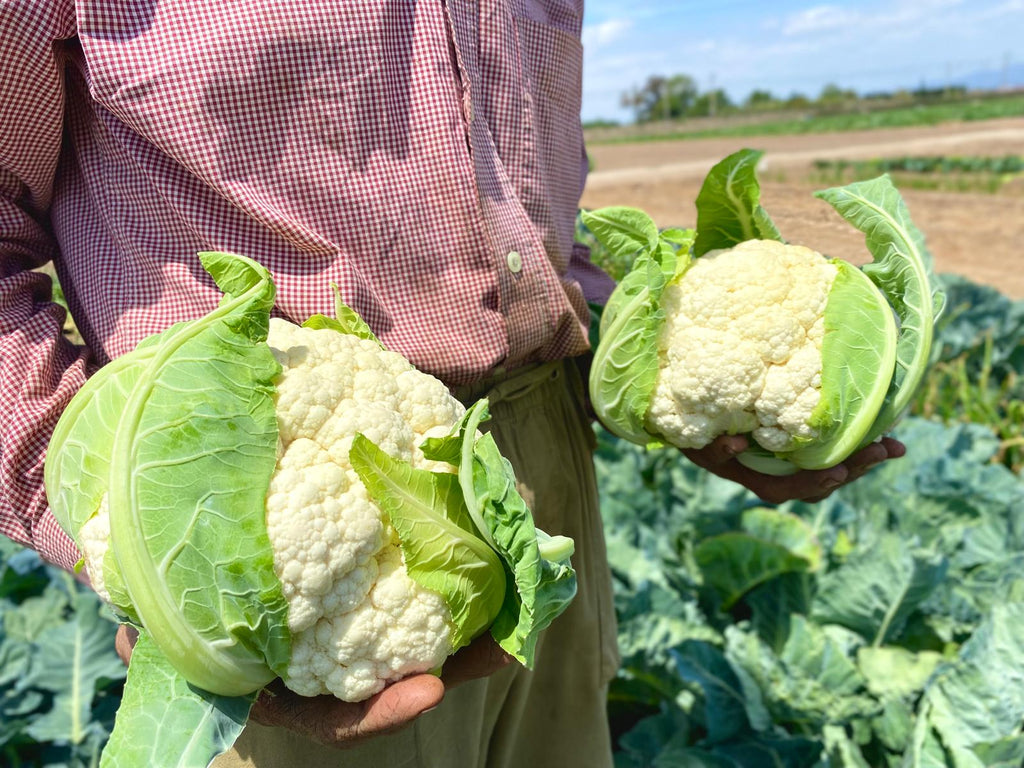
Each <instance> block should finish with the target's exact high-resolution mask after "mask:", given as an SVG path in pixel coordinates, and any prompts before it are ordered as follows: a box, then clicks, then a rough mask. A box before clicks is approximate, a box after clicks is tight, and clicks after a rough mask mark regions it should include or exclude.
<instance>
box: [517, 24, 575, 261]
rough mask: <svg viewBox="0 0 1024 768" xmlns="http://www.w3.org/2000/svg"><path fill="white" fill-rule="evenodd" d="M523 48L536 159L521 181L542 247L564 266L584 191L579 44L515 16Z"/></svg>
mask: <svg viewBox="0 0 1024 768" xmlns="http://www.w3.org/2000/svg"><path fill="white" fill-rule="evenodd" d="M516 27H517V32H518V35H519V45H520V48H521V50H522V62H523V63H522V67H523V77H524V81H525V82H524V87H525V90H526V95H527V99H526V109H527V111H528V114H529V120H528V124H529V125H530V126H532V132H531V134H532V135H530V136H526V137H524V141H532V143H533V147H532V148H533V151H534V152H535V159H536V162H535V163H534V164H533V168H532V170H530V169H528V170H527V171H526V175H527V176H528V177H529V178H527V181H526V184H525V185H524V186H525V187H526V189H527V192H526V194H527V196H528V197H529V199H530V203H531V207H532V209H534V210H536V211H539V212H540V213H539V215H535V220H536V221H537V223H538V224H540V225H541V227H542V229H543V230H545V231H544V237H545V246H546V247H547V250H548V253H549V256H551V257H552V258H553V259H554V260H555V262H556V266H557V267H558V268H559V269H560V270H564V269H565V268H567V266H568V260H569V256H570V254H571V252H572V240H573V226H572V223H573V221H574V220H575V217H576V208H577V206H578V205H579V199H580V195H581V194H582V192H583V174H582V167H583V166H582V158H583V128H582V125H581V123H580V106H581V100H582V95H581V94H582V87H583V46H582V44H581V43H580V41H579V39H578V38H577V37H576V36H575V35H572V34H570V33H569V32H566V31H564V30H563V29H562V28H560V27H556V26H552V25H550V24H543V23H540V22H537V21H534V20H532V19H529V18H525V17H517V18H516Z"/></svg>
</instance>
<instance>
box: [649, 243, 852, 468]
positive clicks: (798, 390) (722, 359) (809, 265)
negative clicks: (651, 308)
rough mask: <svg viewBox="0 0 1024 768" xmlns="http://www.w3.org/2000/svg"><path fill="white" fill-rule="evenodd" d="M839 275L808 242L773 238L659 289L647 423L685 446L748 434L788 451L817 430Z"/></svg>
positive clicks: (719, 257)
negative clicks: (661, 319)
mask: <svg viewBox="0 0 1024 768" xmlns="http://www.w3.org/2000/svg"><path fill="white" fill-rule="evenodd" d="M836 273H837V268H836V266H835V265H834V264H832V263H830V262H829V261H828V260H827V259H826V258H825V257H823V256H822V255H821V254H819V253H817V252H815V251H812V250H811V249H810V248H805V247H803V246H799V245H787V244H784V243H781V242H778V241H774V240H749V241H746V242H743V243H740V244H739V245H737V246H736V247H734V248H731V249H728V250H719V251H713V252H711V253H708V254H706V255H704V256H703V257H701V258H700V259H697V260H696V261H695V262H694V264H693V266H692V267H691V268H690V269H689V270H688V271H687V272H686V275H685V278H684V280H680V281H678V282H675V283H670V284H669V285H668V286H667V287H666V288H665V292H664V294H663V296H662V301H663V306H664V309H665V323H664V326H663V327H662V329H661V333H660V335H659V337H658V342H657V346H658V378H657V382H656V384H655V386H654V391H653V393H652V395H651V402H650V408H649V410H648V412H647V423H648V426H649V427H650V429H651V430H653V431H654V432H656V433H660V434H661V435H663V436H664V437H665V439H666V440H668V442H670V443H672V444H673V445H676V446H678V447H680V448H703V447H704V446H705V445H707V444H708V443H710V442H711V441H712V440H713V439H714V438H715V437H717V436H718V435H720V434H724V433H728V434H739V433H751V434H752V435H753V437H754V439H755V440H756V441H757V442H758V443H759V444H760V445H762V446H763V447H764V448H766V449H768V450H771V451H786V450H789V449H791V448H793V446H794V445H795V444H796V443H795V441H796V440H811V439H813V438H815V437H817V431H816V430H815V429H814V427H812V426H811V424H810V422H811V414H812V413H813V412H814V409H815V407H816V406H817V405H818V402H819V400H820V397H821V347H822V341H823V339H824V336H825V318H824V313H825V305H826V303H827V302H828V296H829V291H830V290H831V288H832V282H833V281H834V280H835V277H836Z"/></svg>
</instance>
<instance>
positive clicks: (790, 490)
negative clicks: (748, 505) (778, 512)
mask: <svg viewBox="0 0 1024 768" xmlns="http://www.w3.org/2000/svg"><path fill="white" fill-rule="evenodd" d="M747 446H748V441H747V439H746V438H745V437H743V436H741V435H721V436H719V437H717V438H716V439H715V440H714V441H712V442H711V443H710V444H708V445H706V446H705V447H703V448H701V449H699V450H684V451H683V453H684V454H685V455H686V457H687V458H688V459H690V461H692V462H693V463H694V464H696V465H697V466H699V467H703V468H704V469H706V470H708V471H709V472H711V473H713V474H715V475H718V476H719V477H724V478H725V479H726V480H732V481H733V482H736V483H739V484H740V485H742V486H744V487H745V488H747V489H749V490H751V491H753V492H754V493H755V494H757V496H758V497H759V498H760V499H761V500H762V501H765V502H768V503H769V504H779V503H781V502H783V501H791V500H800V501H809V502H815V501H821V500H822V499H824V498H825V497H827V496H828V495H829V494H831V493H832V492H833V491H834V490H836V488H839V487H840V486H843V485H846V484H847V483H849V482H852V481H854V480H856V479H857V478H858V477H861V476H862V475H864V474H865V473H866V472H867V471H868V470H870V469H871V468H872V467H874V466H876V465H877V464H880V463H882V462H883V461H886V460H888V459H896V458H899V457H900V456H903V455H904V454H905V453H906V452H907V449H906V447H905V446H904V445H903V443H901V442H899V441H898V440H894V439H893V438H891V437H883V438H882V439H881V440H879V441H878V442H875V443H872V444H871V445H868V446H866V447H864V448H862V449H861V450H860V451H858V452H857V453H855V454H853V455H852V456H850V457H849V458H848V459H847V460H846V461H844V462H842V463H841V464H837V465H836V466H834V467H830V468H828V469H818V470H809V469H803V470H800V471H799V472H796V473H795V474H792V475H783V476H781V477H777V476H774V475H765V474H762V473H760V472H755V471H754V470H752V469H749V468H748V467H745V466H743V465H742V464H740V463H739V461H738V460H737V459H736V456H737V455H738V454H740V453H742V452H743V451H744V450H746V448H747Z"/></svg>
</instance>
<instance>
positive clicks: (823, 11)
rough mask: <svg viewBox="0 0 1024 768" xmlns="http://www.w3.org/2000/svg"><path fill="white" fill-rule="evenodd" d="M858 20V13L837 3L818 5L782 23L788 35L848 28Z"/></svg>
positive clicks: (815, 33)
mask: <svg viewBox="0 0 1024 768" xmlns="http://www.w3.org/2000/svg"><path fill="white" fill-rule="evenodd" d="M858 21H859V14H857V13H851V12H849V11H844V10H843V9H842V8H840V7H838V6H835V5H816V6H814V7H813V8H808V9H807V10H804V11H801V12H800V13H797V14H794V15H792V16H790V17H789V18H788V19H786V20H785V21H784V22H783V24H782V34H783V35H786V36H787V37H792V36H795V35H808V34H810V35H817V34H822V33H823V32H834V31H836V30H841V29H846V28H848V27H850V26H851V25H854V24H856V23H857V22H858Z"/></svg>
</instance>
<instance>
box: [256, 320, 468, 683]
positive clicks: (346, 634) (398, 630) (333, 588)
mask: <svg viewBox="0 0 1024 768" xmlns="http://www.w3.org/2000/svg"><path fill="white" fill-rule="evenodd" d="M267 343H268V344H269V345H270V348H271V350H272V351H273V353H274V357H275V358H276V359H277V361H278V362H279V363H280V364H281V367H282V372H281V374H280V377H279V378H278V380H277V382H276V386H277V394H276V398H275V399H276V404H277V418H278V427H279V435H280V444H279V447H278V460H277V467H276V469H275V471H274V474H273V476H272V477H271V480H270V491H269V493H268V494H267V533H268V535H269V536H270V542H271V545H272V547H273V550H274V569H275V571H276V572H277V575H278V577H279V578H280V579H281V585H282V587H283V590H284V595H285V598H286V599H287V601H288V626H289V628H290V629H291V631H292V643H293V650H292V659H291V662H290V663H289V665H288V674H287V676H286V677H285V678H284V681H285V684H286V685H287V686H288V687H289V688H291V689H292V690H294V691H295V692H296V693H300V694H302V695H304V696H315V695H318V694H322V693H331V694H333V695H335V696H337V697H338V698H340V699H344V700H346V701H358V700H361V699H365V698H366V697H368V696H370V695H372V694H374V693H376V692H377V691H379V690H380V689H381V688H383V687H384V685H385V683H386V682H388V681H390V680H395V679H397V678H399V677H402V676H405V675H408V674H410V673H413V672H423V671H426V670H430V669H433V668H436V667H438V666H440V665H441V662H442V661H444V659H445V658H446V657H447V656H448V655H449V654H450V653H451V651H452V647H451V640H450V637H451V626H450V625H451V617H450V614H449V611H448V607H447V605H446V604H445V602H444V600H443V599H442V598H441V597H440V596H439V595H438V594H436V593H435V592H432V591H430V590H428V589H425V588H423V587H421V586H419V585H418V584H417V583H416V582H415V581H413V580H412V579H411V578H410V577H409V576H408V575H407V574H406V571H405V567H404V565H403V563H402V554H401V549H400V547H399V544H398V538H397V535H396V533H395V531H394V529H393V528H392V527H391V526H390V525H389V524H388V522H387V519H386V516H383V515H382V514H381V511H380V509H379V508H378V507H377V506H376V505H375V504H374V503H373V502H372V501H371V500H370V499H369V497H368V496H367V492H366V488H365V487H364V486H363V484H362V482H361V481H360V480H359V477H358V476H357V475H356V472H355V470H354V469H353V468H352V465H351V463H350V462H349V457H348V451H349V447H350V446H351V445H352V440H353V438H354V437H355V435H356V434H357V433H362V434H364V435H366V436H367V437H368V438H370V439H371V440H372V441H373V442H374V443H376V444H377V445H378V446H379V447H380V448H381V449H382V450H384V451H385V452H386V453H388V454H389V455H391V456H392V457H395V458H401V459H404V460H406V461H408V462H409V463H410V464H412V465H413V466H414V467H421V468H424V469H431V470H435V471H436V470H437V469H438V468H440V467H443V466H445V465H440V464H439V463H438V462H432V461H428V460H427V459H424V458H423V454H422V452H421V451H420V450H419V445H420V443H421V442H422V441H423V440H424V438H425V437H427V436H431V435H436V434H438V432H440V433H441V434H444V433H447V432H448V430H449V429H450V428H451V427H452V425H454V424H455V423H456V422H457V421H458V419H459V417H460V416H462V414H463V412H464V410H465V409H464V408H463V406H462V404H461V403H460V402H459V401H458V400H456V399H455V398H454V397H452V395H451V394H450V393H449V391H448V389H447V388H446V387H445V386H444V384H442V383H441V382H440V381H438V380H437V379H435V378H434V377H432V376H428V375H427V374H424V373H421V372H420V371H417V370H416V369H415V368H413V367H412V365H410V364H409V362H408V361H406V360H405V358H403V357H402V356H400V355H398V354H395V353H392V352H388V351H386V350H382V349H381V348H380V347H379V346H378V345H377V344H376V343H375V342H373V341H369V340H366V339H360V338H358V337H356V336H353V335H349V334H342V333H338V332H336V331H333V330H330V329H318V330H314V329H311V328H301V327H299V326H296V325H292V324H291V323H287V322H285V321H283V320H278V319H272V320H271V321H270V334H269V336H268V339H267ZM447 469H448V470H449V471H450V470H451V468H450V467H448V468H447Z"/></svg>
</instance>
